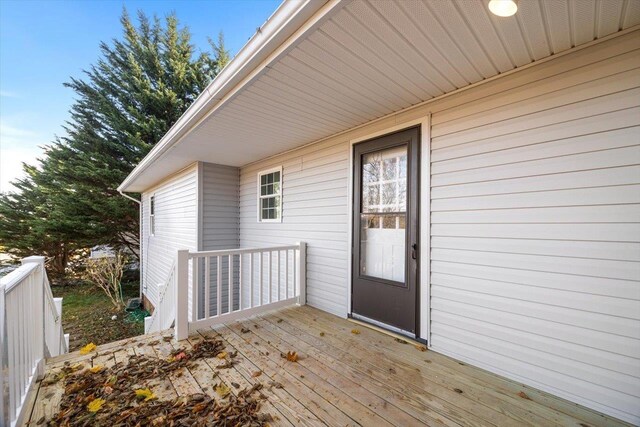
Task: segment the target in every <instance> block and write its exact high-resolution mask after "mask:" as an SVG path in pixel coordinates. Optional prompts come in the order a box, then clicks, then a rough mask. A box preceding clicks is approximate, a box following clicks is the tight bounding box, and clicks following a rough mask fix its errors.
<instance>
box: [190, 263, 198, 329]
mask: <svg viewBox="0 0 640 427" xmlns="http://www.w3.org/2000/svg"><path fill="white" fill-rule="evenodd" d="M191 263H192V265H193V268H192V270H191V276H192V277H191V282H192V289H193V290H192V291H191V300H192V302H193V306H192V307H191V319H192V320H191V321H192V322H195V321H196V320H198V319H199V318H200V316H199V315H198V314H199V311H200V304H199V299H200V298H198V297H199V296H200V268H199V267H200V258H198V257H193V258H192V260H191Z"/></svg>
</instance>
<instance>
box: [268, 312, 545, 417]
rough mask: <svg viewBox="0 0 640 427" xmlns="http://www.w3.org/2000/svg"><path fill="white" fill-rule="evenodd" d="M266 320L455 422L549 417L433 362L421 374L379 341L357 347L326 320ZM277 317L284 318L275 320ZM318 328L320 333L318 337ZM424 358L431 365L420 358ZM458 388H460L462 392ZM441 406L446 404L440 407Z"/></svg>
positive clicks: (349, 335)
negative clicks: (455, 376)
mask: <svg viewBox="0 0 640 427" xmlns="http://www.w3.org/2000/svg"><path fill="white" fill-rule="evenodd" d="M264 319H265V320H268V321H271V322H272V323H273V324H274V325H276V326H278V327H280V328H282V329H284V330H286V331H288V332H289V333H290V334H291V335H293V336H296V337H297V339H299V340H301V341H302V342H308V343H309V344H311V345H313V346H315V347H316V348H317V351H320V352H321V354H332V355H335V356H336V357H337V358H339V359H340V360H342V361H344V362H348V363H349V364H350V365H351V366H353V367H354V368H356V369H359V370H362V371H364V372H365V373H366V374H368V375H369V376H371V377H372V378H373V379H375V380H377V381H379V382H383V383H385V384H388V386H389V387H392V388H396V390H398V391H402V390H405V392H407V393H409V395H412V396H415V399H416V400H418V401H420V400H422V401H423V405H426V406H427V407H428V408H429V409H430V410H432V411H436V412H437V411H439V410H440V411H441V412H440V413H441V414H442V415H443V416H447V414H448V413H450V414H452V415H453V416H454V419H455V420H456V421H457V422H459V423H462V424H469V423H470V422H471V421H472V420H476V422H480V423H483V422H487V421H488V422H490V423H492V424H494V425H541V424H545V423H548V422H549V421H548V420H546V419H544V418H541V417H538V416H536V414H531V413H530V412H529V411H527V410H522V411H520V410H519V409H518V408H517V407H516V408H514V407H513V405H511V404H506V405H505V404H503V402H502V400H501V399H494V398H492V397H491V396H490V395H487V390H486V388H484V389H482V390H474V389H469V388H468V387H467V386H466V384H464V383H462V382H460V381H457V380H455V379H453V380H452V379H451V378H449V377H448V376H443V375H442V372H440V371H439V370H438V368H439V367H437V366H434V367H433V368H434V370H433V371H432V373H433V375H429V376H428V375H426V374H425V372H427V371H426V370H425V369H423V370H417V369H416V368H415V364H412V365H408V364H406V363H405V362H404V361H402V360H400V359H398V358H396V357H395V356H396V355H397V354H391V355H389V354H385V353H384V352H383V351H381V350H380V347H379V346H375V348H371V346H370V348H360V346H359V345H358V342H357V340H358V339H359V338H358V337H356V336H353V334H351V332H350V330H348V331H347V330H345V331H341V332H339V333H338V334H345V335H346V336H347V337H349V339H350V341H347V342H345V341H343V340H342V337H340V338H338V337H337V334H336V333H335V332H331V330H330V329H329V328H324V325H319V324H317V325H316V327H317V329H313V328H312V327H311V325H307V324H297V323H296V319H295V318H289V317H287V315H286V313H278V314H277V315H273V316H265V317H264ZM279 319H283V321H282V322H278V320H279ZM350 326H352V325H350ZM352 329H353V328H352ZM359 330H360V329H359ZM324 331H327V332H324ZM320 333H323V336H322V337H321V336H320ZM351 337H353V338H351ZM391 339H392V340H393V338H391ZM365 341H366V340H365ZM367 342H368V341H367ZM400 350H410V351H416V352H418V353H420V354H423V355H424V354H426V353H422V352H419V351H418V350H414V346H412V345H411V346H409V345H406V344H405V345H401V348H400ZM396 353H397V352H396ZM425 357H426V356H425ZM422 363H423V364H424V365H427V366H429V367H431V365H430V364H428V363H426V362H425V361H424V359H423V360H422ZM463 390H464V391H463ZM460 391H463V392H462V393H460ZM478 398H479V400H477V399H478ZM478 402H486V403H487V405H486V406H485V405H478ZM441 407H444V410H443V409H441ZM442 411H444V412H442ZM446 411H449V412H446ZM478 418H480V421H479V420H478Z"/></svg>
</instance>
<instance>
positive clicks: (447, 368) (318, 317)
mask: <svg viewBox="0 0 640 427" xmlns="http://www.w3.org/2000/svg"><path fill="white" fill-rule="evenodd" d="M296 309H297V308H296ZM296 309H292V308H288V309H285V310H282V315H283V316H284V315H287V316H289V318H290V319H292V320H294V321H295V320H298V321H300V322H301V323H300V324H304V325H307V326H309V327H311V328H312V329H313V330H315V331H320V330H323V331H327V333H329V332H331V333H334V336H336V337H338V338H339V339H341V340H343V341H344V342H345V347H346V348H352V347H353V346H357V347H359V348H364V349H371V348H372V347H375V348H376V349H379V350H380V351H382V353H383V354H385V355H386V356H387V357H390V358H395V359H396V360H398V361H401V362H403V363H405V364H407V366H409V367H411V368H412V369H413V370H414V374H413V376H414V377H416V378H417V377H418V376H420V375H425V376H426V377H427V378H430V379H439V380H440V381H443V382H449V383H450V382H452V381H459V382H460V383H461V384H463V385H465V388H464V389H463V390H465V391H466V392H468V393H467V394H471V391H473V390H475V391H474V393H475V394H474V397H475V400H477V401H478V402H479V403H483V402H486V404H487V405H490V406H495V407H496V408H500V410H502V411H511V410H512V408H513V407H514V406H515V407H519V408H521V409H522V410H524V411H530V412H532V413H533V414H535V415H536V416H540V417H542V418H543V420H542V421H541V423H542V424H557V425H576V424H580V423H583V424H587V425H603V424H606V425H611V423H612V422H613V425H628V424H625V423H622V422H620V421H618V420H615V419H613V418H611V417H607V416H605V415H603V414H600V413H598V412H595V411H592V410H590V409H588V408H584V407H582V406H579V405H577V404H574V403H572V402H569V401H566V400H564V399H561V398H559V397H556V396H553V395H551V394H549V393H545V392H543V391H540V390H537V389H535V388H533V387H529V386H526V385H524V384H520V383H517V382H515V381H511V380H508V379H506V378H503V377H500V376H498V375H496V374H493V373H491V372H488V371H485V370H483V369H480V368H477V367H475V366H471V365H468V364H466V363H463V362H460V361H457V360H455V359H453V358H450V357H448V356H445V355H442V354H439V353H436V352H433V351H429V352H420V351H417V350H415V347H414V346H413V345H407V344H399V343H397V342H396V341H395V339H394V338H391V337H389V336H387V335H385V334H382V333H380V332H378V331H375V330H373V329H369V328H366V327H361V326H359V325H358V326H356V325H354V324H353V323H352V322H349V321H348V320H346V319H341V318H336V316H333V315H331V314H329V313H325V312H323V311H321V310H318V309H315V308H312V307H309V306H304V307H299V310H296ZM354 328H355V329H358V330H359V331H360V334H359V335H357V336H356V335H353V334H349V333H342V332H350V331H351V330H352V329H354ZM335 332H340V333H335ZM427 360H428V361H429V362H427ZM521 392H524V393H525V394H526V396H527V397H528V399H523V398H521V397H520V393H521ZM488 397H493V398H495V400H493V399H492V400H487V398H488Z"/></svg>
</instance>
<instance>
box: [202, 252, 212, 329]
mask: <svg viewBox="0 0 640 427" xmlns="http://www.w3.org/2000/svg"><path fill="white" fill-rule="evenodd" d="M210 315H211V258H210V257H208V256H207V257H204V318H205V319H208V318H209V316H210Z"/></svg>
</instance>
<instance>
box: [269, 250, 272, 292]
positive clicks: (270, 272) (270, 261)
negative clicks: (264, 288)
mask: <svg viewBox="0 0 640 427" xmlns="http://www.w3.org/2000/svg"><path fill="white" fill-rule="evenodd" d="M272 255H273V252H271V251H269V304H271V296H272V295H273V289H271V281H272V278H273V256H272Z"/></svg>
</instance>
